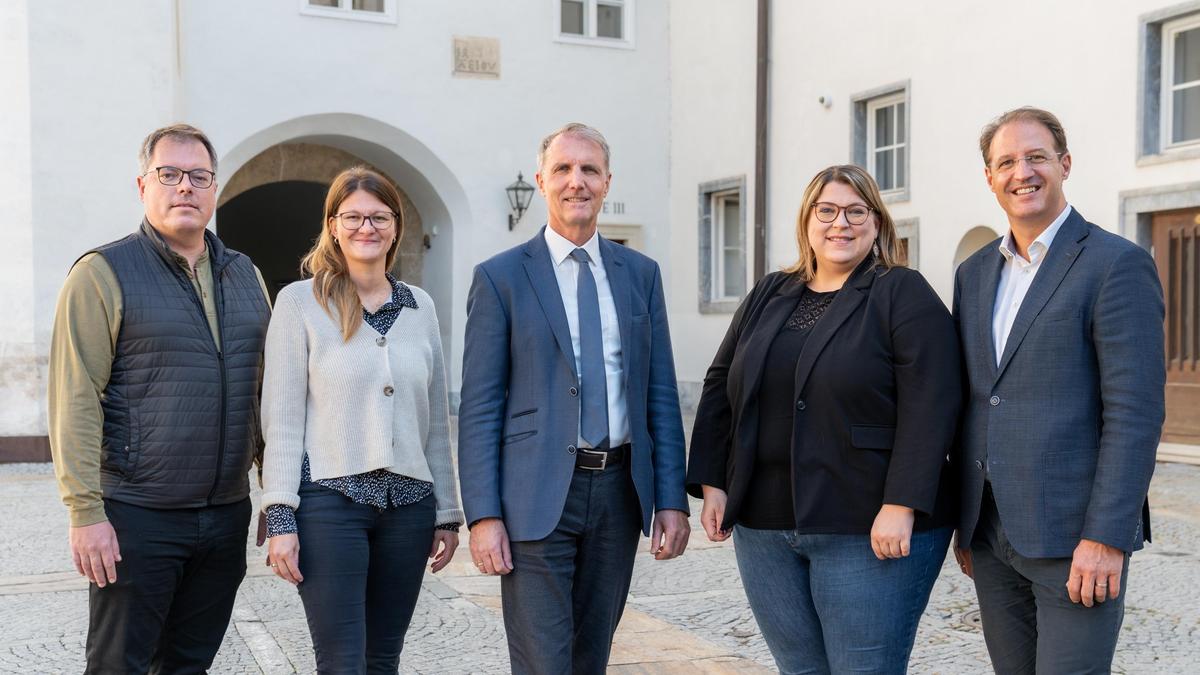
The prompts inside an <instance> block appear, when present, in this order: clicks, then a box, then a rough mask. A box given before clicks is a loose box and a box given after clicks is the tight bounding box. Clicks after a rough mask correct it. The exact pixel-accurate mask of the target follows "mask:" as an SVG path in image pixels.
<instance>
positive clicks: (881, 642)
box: [687, 166, 962, 673]
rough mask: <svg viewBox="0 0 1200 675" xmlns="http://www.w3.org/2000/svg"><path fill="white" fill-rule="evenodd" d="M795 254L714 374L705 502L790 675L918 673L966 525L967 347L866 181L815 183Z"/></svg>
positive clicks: (837, 173)
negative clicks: (962, 445)
mask: <svg viewBox="0 0 1200 675" xmlns="http://www.w3.org/2000/svg"><path fill="white" fill-rule="evenodd" d="M796 240H797V245H798V247H799V254H800V255H799V261H798V262H797V263H796V264H795V265H793V266H792V267H790V268H788V269H786V270H784V271H781V272H775V273H773V274H769V275H767V276H766V277H764V278H763V279H762V280H761V281H759V282H758V284H757V285H756V286H755V287H754V289H753V290H752V291H751V292H750V295H749V296H748V297H747V298H746V299H745V301H743V302H742V305H741V307H740V308H739V309H738V311H737V313H736V314H735V315H734V317H733V321H732V323H731V324H730V326H729V331H728V332H727V333H726V335H725V339H724V341H723V342H722V343H721V347H720V349H718V351H717V355H716V357H715V358H714V359H713V363H712V366H710V367H709V369H708V373H707V375H706V376H705V380H704V390H703V394H702V396H701V399H700V404H699V408H698V409H697V411H696V424H695V427H694V428H693V431H692V447H691V453H690V459H689V466H688V473H687V482H688V491H689V493H691V494H692V495H693V496H696V497H703V498H704V510H703V512H702V514H701V523H702V524H703V525H704V529H705V531H706V532H707V533H708V536H709V538H710V539H712V540H713V541H723V540H724V539H727V538H728V537H729V536H730V534H731V533H732V535H733V537H734V543H735V552H736V554H737V560H738V569H739V572H740V573H741V577H742V584H743V586H744V587H745V590H746V596H747V598H748V599H749V601H750V607H751V609H752V610H753V611H754V616H755V619H756V620H757V621H758V624H759V627H760V628H761V630H762V632H763V636H764V637H765V638H766V641H767V645H768V646H769V647H770V648H771V653H772V655H773V656H774V657H775V662H776V664H777V665H778V667H779V669H780V671H781V672H784V673H789V672H835V673H836V672H849V671H855V672H875V673H885V672H887V673H890V672H895V673H903V672H905V670H906V667H907V663H908V656H909V653H910V652H911V651H912V644H913V640H914V638H915V636H916V629H917V623H918V622H919V620H920V617H921V613H922V612H923V611H924V609H925V605H926V604H927V603H928V601H929V593H930V590H931V589H932V588H933V582H934V580H935V579H936V578H937V574H938V571H939V569H940V568H941V565H942V561H943V560H944V559H945V555H946V549H947V546H948V545H949V542H950V537H951V531H952V528H951V523H953V522H954V516H955V513H954V512H953V508H954V504H955V495H954V494H953V491H952V489H951V487H952V480H953V479H952V476H953V473H954V472H953V471H951V470H949V469H948V464H949V461H950V452H951V448H952V445H953V442H954V436H955V425H956V419H957V416H958V412H959V408H960V405H961V386H962V385H961V379H960V370H959V369H960V363H959V347H958V339H957V336H956V334H955V330H954V324H953V322H952V320H951V318H950V313H949V312H948V311H947V310H946V307H945V305H944V304H943V303H942V302H941V300H939V299H938V297H937V295H936V294H934V292H933V289H932V288H930V286H929V284H928V283H926V281H925V279H924V278H923V277H922V276H921V275H920V274H919V273H918V272H916V271H915V270H910V269H907V268H904V267H899V266H897V263H896V261H897V259H898V257H899V243H898V240H897V237H896V231H895V226H894V224H893V223H892V219H891V216H890V215H889V214H888V212H887V209H886V208H884V205H883V200H882V199H881V198H880V195H879V189H878V187H876V185H875V182H874V181H873V180H872V179H871V177H870V176H869V175H868V174H867V173H866V172H865V171H863V170H862V169H860V168H859V167H856V166H834V167H830V168H828V169H825V170H824V171H821V172H820V173H818V174H817V176H816V177H815V178H813V180H812V182H811V183H809V185H808V187H807V188H806V189H805V191H804V197H803V201H802V205H801V209H800V215H799V218H798V222H797V226H796Z"/></svg>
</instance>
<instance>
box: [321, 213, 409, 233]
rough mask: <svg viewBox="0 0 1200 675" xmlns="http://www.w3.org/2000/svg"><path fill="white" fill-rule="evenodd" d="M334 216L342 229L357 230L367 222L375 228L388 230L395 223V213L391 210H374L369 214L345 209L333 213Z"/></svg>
mask: <svg viewBox="0 0 1200 675" xmlns="http://www.w3.org/2000/svg"><path fill="white" fill-rule="evenodd" d="M334 218H337V221H338V224H339V225H341V226H342V228H343V229H346V230H350V231H354V230H357V229H358V228H360V227H362V226H363V225H366V224H367V223H370V224H371V227H373V228H375V229H376V230H388V229H391V227H392V226H393V225H395V224H396V214H394V213H392V212H391V211H376V212H375V213H371V214H366V213H358V212H357V211H346V212H345V213H339V214H337V215H335V216H334Z"/></svg>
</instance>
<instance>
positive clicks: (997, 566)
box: [971, 487, 1129, 675]
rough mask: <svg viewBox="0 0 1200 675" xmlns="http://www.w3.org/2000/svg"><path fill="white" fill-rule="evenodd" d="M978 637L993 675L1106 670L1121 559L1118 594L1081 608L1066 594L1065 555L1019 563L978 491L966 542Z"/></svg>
mask: <svg viewBox="0 0 1200 675" xmlns="http://www.w3.org/2000/svg"><path fill="white" fill-rule="evenodd" d="M971 557H972V560H973V561H974V568H975V592H976V594H977V595H978V596H979V609H980V614H981V616H982V619H983V629H984V630H983V636H984V640H985V641H986V643H987V648H988V655H989V656H991V659H992V665H993V666H994V667H995V669H996V673H997V675H1010V674H1013V675H1015V674H1017V673H1028V674H1030V675H1032V674H1033V673H1038V675H1058V674H1060V673H1071V674H1075V673H1108V672H1110V671H1111V669H1112V660H1113V654H1114V652H1115V651H1116V647H1117V635H1118V633H1119V632H1120V630H1121V621H1122V620H1123V619H1124V617H1125V592H1126V589H1127V588H1128V585H1127V581H1128V578H1129V556H1128V555H1126V556H1125V566H1124V569H1123V570H1122V571H1121V594H1120V596H1118V597H1117V598H1116V599H1115V600H1107V601H1105V602H1103V603H1099V604H1095V605H1093V606H1092V607H1085V606H1084V605H1082V604H1075V603H1073V602H1071V598H1070V596H1068V595H1067V586H1066V584H1067V577H1068V576H1069V575H1070V571H1071V559H1070V558H1026V557H1025V556H1022V555H1021V554H1020V553H1017V552H1016V550H1014V549H1013V547H1012V545H1011V543H1010V542H1009V540H1008V537H1007V536H1006V535H1005V533H1004V526H1003V524H1002V523H1001V522H1000V516H999V514H998V513H997V512H996V503H995V501H994V499H993V497H992V492H991V489H990V488H988V487H985V489H984V495H983V506H982V509H981V511H980V517H979V526H978V527H977V529H976V530H975V536H974V537H973V538H972V541H971Z"/></svg>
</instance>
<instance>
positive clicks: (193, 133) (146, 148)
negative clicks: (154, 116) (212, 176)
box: [138, 124, 217, 174]
mask: <svg viewBox="0 0 1200 675" xmlns="http://www.w3.org/2000/svg"><path fill="white" fill-rule="evenodd" d="M164 138H169V139H171V140H173V141H178V142H181V143H186V142H188V141H194V142H196V143H200V144H201V145H203V146H204V149H205V150H207V151H208V159H209V160H210V161H212V170H213V173H216V172H217V151H216V150H215V149H213V144H212V141H210V140H208V136H205V135H204V132H203V131H200V130H199V129H197V128H196V127H194V126H192V125H190V124H172V125H171V126H169V127H162V128H161V129H155V130H154V131H151V132H150V135H149V136H146V140H144V141H142V150H141V152H139V153H138V165H139V166H140V167H141V168H142V173H143V174H145V173H146V172H147V171H149V170H150V169H153V168H154V167H152V166H150V158H151V157H153V156H154V148H155V147H156V146H157V145H158V142H159V141H161V140H163V139H164Z"/></svg>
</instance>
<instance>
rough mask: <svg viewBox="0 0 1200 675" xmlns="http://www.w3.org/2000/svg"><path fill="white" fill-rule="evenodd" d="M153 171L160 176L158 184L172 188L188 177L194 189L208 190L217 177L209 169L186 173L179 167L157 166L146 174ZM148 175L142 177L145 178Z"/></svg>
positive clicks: (193, 170)
mask: <svg viewBox="0 0 1200 675" xmlns="http://www.w3.org/2000/svg"><path fill="white" fill-rule="evenodd" d="M151 171H153V172H154V173H156V174H158V182H160V183H162V184H163V185H171V186H174V185H179V184H180V183H182V182H183V177H184V176H185V175H186V176H187V177H188V182H189V183H191V184H192V187H194V188H196V189H197V190H207V189H208V188H210V187H212V184H213V180H214V179H215V178H216V177H217V174H215V173H213V172H212V171H209V170H208V169H192V170H191V171H184V170H183V169H180V168H179V167H177V166H156V167H154V168H153V169H150V171H147V172H146V173H150V172H151ZM146 173H144V174H142V175H143V176H145V175H146Z"/></svg>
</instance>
